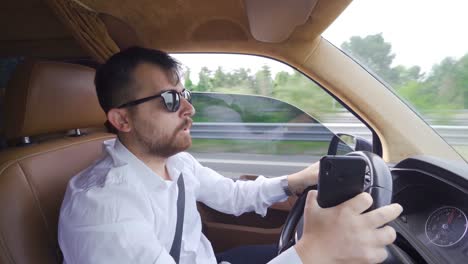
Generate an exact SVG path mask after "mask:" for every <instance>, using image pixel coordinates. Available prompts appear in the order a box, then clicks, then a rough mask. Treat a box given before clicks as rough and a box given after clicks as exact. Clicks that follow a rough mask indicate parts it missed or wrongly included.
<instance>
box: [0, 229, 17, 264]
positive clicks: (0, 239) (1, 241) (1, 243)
mask: <svg viewBox="0 0 468 264" xmlns="http://www.w3.org/2000/svg"><path fill="white" fill-rule="evenodd" d="M0 246H1V247H2V248H3V249H4V251H5V252H6V253H7V254H6V256H7V257H8V259H9V260H10V263H16V262H15V260H14V259H13V256H12V255H11V252H10V249H9V248H8V246H7V244H6V243H5V240H4V235H3V232H2V231H1V230H0Z"/></svg>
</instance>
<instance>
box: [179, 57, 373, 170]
mask: <svg viewBox="0 0 468 264" xmlns="http://www.w3.org/2000/svg"><path fill="white" fill-rule="evenodd" d="M174 56H175V57H176V58H177V59H178V60H180V61H181V62H182V63H183V64H184V67H185V68H184V84H185V87H186V88H187V89H190V90H192V91H194V95H193V105H194V107H195V109H196V112H197V113H196V114H195V116H194V125H193V127H192V130H191V134H192V138H193V144H192V147H191V148H190V150H189V152H191V153H192V154H193V155H194V156H195V157H196V158H197V159H198V160H199V161H200V162H201V163H202V164H205V165H207V166H209V167H211V168H214V169H215V170H217V171H220V172H221V173H222V174H223V175H225V176H229V177H233V178H236V177H239V176H240V175H258V174H262V175H265V176H269V177H274V176H281V175H285V174H289V173H293V172H297V171H298V170H300V169H302V168H304V167H306V166H308V165H310V164H311V163H312V162H314V161H317V160H318V159H319V158H320V157H322V156H323V155H326V154H327V151H328V147H329V143H330V141H331V139H332V137H333V135H334V133H338V132H345V133H352V134H357V135H359V136H361V137H364V138H366V139H367V140H369V141H371V140H372V134H371V132H370V130H369V129H368V128H367V127H366V126H365V125H364V124H362V123H361V122H360V121H359V120H358V119H357V118H356V117H355V116H354V115H353V114H351V113H350V112H349V111H347V110H346V109H345V108H344V107H343V106H342V105H341V104H340V103H339V102H337V101H336V100H335V99H334V98H333V97H332V96H330V95H329V94H328V93H326V92H325V91H324V90H323V89H322V88H321V87H319V86H318V85H316V84H315V83H314V82H313V81H312V80H310V79H308V78H307V77H305V76H304V75H303V74H301V73H300V72H298V71H296V70H294V69H292V68H291V67H289V66H287V65H285V64H282V63H279V62H277V61H274V60H271V59H267V58H263V57H257V56H247V55H233V54H174ZM349 151H350V149H349V148H348V152H349ZM344 152H346V150H344V151H342V153H344Z"/></svg>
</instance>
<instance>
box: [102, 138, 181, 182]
mask: <svg viewBox="0 0 468 264" xmlns="http://www.w3.org/2000/svg"><path fill="white" fill-rule="evenodd" d="M104 146H105V148H106V150H107V152H108V153H109V155H110V156H111V157H112V159H113V161H114V164H115V165H116V167H121V166H125V167H127V168H128V167H129V169H130V173H129V174H133V175H135V176H136V177H137V178H139V179H140V180H141V181H143V183H144V184H145V185H149V186H153V187H156V188H157V187H165V186H167V183H166V181H165V180H164V179H163V178H162V177H161V176H159V175H158V174H156V173H155V172H154V171H152V170H151V169H150V168H149V167H148V166H147V165H146V164H145V163H144V162H143V161H141V160H140V159H139V158H138V157H136V156H135V155H134V154H133V153H132V152H131V151H130V150H128V149H127V147H125V146H124V145H123V144H122V142H120V140H119V139H111V140H106V141H104ZM170 159H171V158H169V159H168V161H167V162H166V166H167V167H168V171H169V174H170V175H171V178H172V180H173V181H177V179H178V177H179V174H180V172H179V170H177V169H174V168H170V167H172V166H170V164H172V162H169V160H170Z"/></svg>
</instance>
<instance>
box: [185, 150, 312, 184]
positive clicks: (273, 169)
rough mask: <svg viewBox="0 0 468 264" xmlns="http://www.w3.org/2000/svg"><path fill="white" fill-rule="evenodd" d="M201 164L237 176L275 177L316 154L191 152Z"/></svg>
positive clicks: (221, 172)
mask: <svg viewBox="0 0 468 264" xmlns="http://www.w3.org/2000/svg"><path fill="white" fill-rule="evenodd" d="M190 154H192V155H193V156H194V157H195V158H196V159H197V160H198V161H199V162H200V163H201V164H203V165H204V166H206V167H209V168H212V169H213V170H215V171H217V172H219V173H220V174H222V175H224V176H226V177H230V178H237V177H239V176H240V175H260V174H261V175H264V176H266V177H276V176H281V175H286V174H290V173H294V172H297V171H299V170H301V169H303V168H305V167H307V166H308V165H310V164H312V163H313V162H315V161H318V160H319V159H320V157H318V156H306V155H288V156H286V155H282V156H280V155H263V154H244V153H193V152H191V153H190Z"/></svg>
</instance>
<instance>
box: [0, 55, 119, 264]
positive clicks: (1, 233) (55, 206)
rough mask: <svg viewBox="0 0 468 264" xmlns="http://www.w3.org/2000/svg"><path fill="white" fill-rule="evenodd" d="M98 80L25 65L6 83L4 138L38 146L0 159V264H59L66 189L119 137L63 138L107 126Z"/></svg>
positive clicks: (64, 69) (83, 72) (65, 68)
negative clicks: (73, 132)
mask: <svg viewBox="0 0 468 264" xmlns="http://www.w3.org/2000/svg"><path fill="white" fill-rule="evenodd" d="M94 74H95V71H94V69H92V68H88V67H85V66H80V65H74V64H66V63H57V62H26V63H24V64H22V65H20V66H19V67H18V69H17V70H16V72H15V73H14V75H13V77H12V79H11V81H10V82H9V84H8V87H7V90H6V94H5V109H4V113H6V116H5V136H6V138H7V139H8V140H10V141H11V140H15V139H28V140H24V142H28V141H29V140H31V139H32V144H26V145H24V146H20V147H10V148H7V149H6V150H4V151H2V152H0V263H16V264H20V263H58V262H60V261H61V260H60V254H59V248H58V243H57V225H58V215H59V211H60V206H61V203H62V200H63V196H64V193H65V189H66V185H67V183H68V181H69V179H70V178H71V177H72V176H73V175H75V174H76V173H78V172H79V171H81V170H83V169H85V168H86V167H88V166H90V165H91V164H92V163H93V162H95V161H96V160H98V159H99V158H100V157H102V156H103V155H104V151H103V148H102V142H103V141H104V140H107V139H110V138H113V137H114V135H112V134H109V133H106V132H104V131H103V130H102V131H99V130H98V131H95V130H89V131H94V132H89V133H88V134H84V135H81V136H74V137H71V136H66V134H65V132H66V131H69V130H73V129H78V128H89V127H102V125H103V124H104V121H105V115H104V113H103V112H102V110H101V109H100V107H99V104H98V100H97V97H96V92H95V88H94V84H93V80H94ZM47 135H54V136H50V137H47ZM57 135H60V136H57ZM35 138H39V139H40V140H36V142H35V140H34V139H35Z"/></svg>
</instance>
